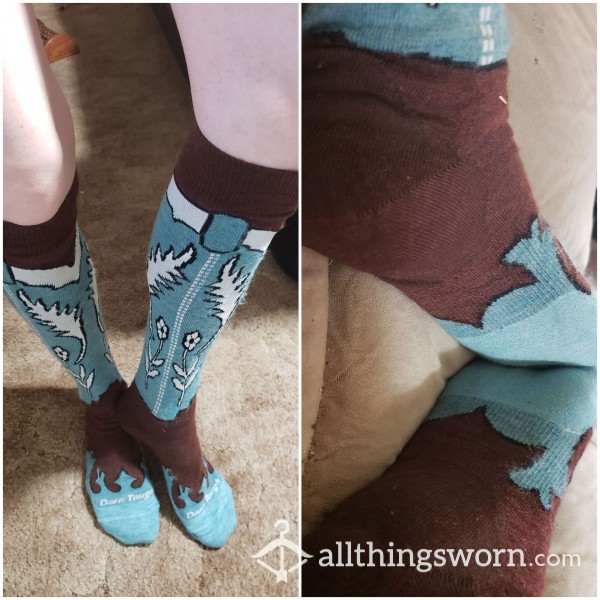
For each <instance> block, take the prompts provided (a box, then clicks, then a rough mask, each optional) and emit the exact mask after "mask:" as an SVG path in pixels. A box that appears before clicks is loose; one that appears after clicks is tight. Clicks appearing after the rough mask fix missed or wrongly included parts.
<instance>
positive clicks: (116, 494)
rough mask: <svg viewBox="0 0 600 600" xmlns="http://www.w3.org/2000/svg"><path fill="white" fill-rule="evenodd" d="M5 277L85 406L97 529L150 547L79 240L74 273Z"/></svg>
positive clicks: (144, 482)
mask: <svg viewBox="0 0 600 600" xmlns="http://www.w3.org/2000/svg"><path fill="white" fill-rule="evenodd" d="M3 270H4V293H5V294H6V296H7V297H8V299H9V300H10V302H11V303H12V305H13V306H14V307H15V308H16V309H17V311H18V312H19V314H21V315H22V316H23V318H24V319H25V320H26V321H27V323H28V324H29V325H30V326H31V327H32V328H33V329H34V330H35V332H36V333H37V334H38V335H39V337H40V338H41V340H42V341H43V342H44V344H45V345H46V346H47V347H48V349H49V350H50V351H51V352H52V354H53V356H55V357H56V358H57V359H58V360H60V362H61V363H62V365H63V366H64V367H65V368H66V369H67V370H68V371H69V373H70V374H71V376H72V377H73V379H74V380H75V382H76V383H77V386H78V390H79V395H80V397H81V399H82V400H83V401H84V402H85V403H86V404H87V405H88V407H87V414H86V419H87V427H86V437H87V443H88V448H90V450H88V452H87V453H86V490H87V492H88V495H89V497H90V500H91V503H92V507H93V509H94V513H95V514H96V518H97V519H98V522H99V523H100V525H101V526H102V528H103V529H104V530H105V531H106V532H107V533H109V534H110V535H112V536H114V537H115V538H116V539H118V540H119V541H121V542H122V543H124V544H149V543H151V542H152V541H154V539H155V538H156V536H157V534H158V524H159V521H158V501H157V500H156V497H155V495H154V489H153V487H152V484H151V483H150V481H149V479H148V478H147V477H145V473H146V469H145V466H143V465H142V464H141V455H140V453H139V449H138V447H137V444H136V443H135V441H134V440H132V439H131V438H129V436H127V434H125V432H123V431H121V430H120V427H119V426H118V423H117V422H116V399H117V396H118V394H119V393H120V391H121V390H122V388H123V387H124V384H123V380H122V377H121V375H120V373H119V372H118V370H117V368H116V366H115V364H114V361H113V359H112V356H111V353H110V349H109V347H108V341H107V339H106V334H105V330H104V326H103V325H102V319H101V316H100V309H99V305H98V291H97V288H96V281H95V275H94V267H93V265H92V260H91V257H90V254H89V252H88V248H87V245H86V243H85V240H84V237H83V234H82V233H81V232H80V231H79V229H78V228H77V229H76V233H75V261H74V263H73V265H64V266H60V267H55V268H51V269H21V268H17V267H11V266H9V265H8V264H7V263H6V262H4V267H3ZM113 443H114V444H117V446H116V447H115V446H114V445H112V444H113ZM91 448H93V449H94V450H92V449H91ZM121 450H122V452H121V453H120V451H121ZM107 451H108V452H107ZM115 460H118V461H119V462H118V464H115ZM140 469H142V470H143V474H144V475H142V472H141V471H140ZM93 470H95V472H94V473H92V471H93ZM119 470H120V473H119ZM127 471H130V472H131V473H133V476H132V475H131V474H129V473H128V472H127ZM107 478H110V479H111V481H108V485H109V486H110V487H111V488H113V489H115V491H111V490H110V489H109V488H108V487H107V484H106V483H105V480H106V479H107ZM92 479H93V480H94V482H95V483H94V487H96V488H97V490H96V491H93V490H92V486H91V481H92ZM134 481H135V482H136V483H135V485H133V483H134Z"/></svg>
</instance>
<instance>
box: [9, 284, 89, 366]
mask: <svg viewBox="0 0 600 600" xmlns="http://www.w3.org/2000/svg"><path fill="white" fill-rule="evenodd" d="M17 296H18V297H19V299H20V300H21V302H23V304H24V305H25V306H26V307H27V312H28V314H29V315H30V316H31V317H32V318H33V319H34V320H35V321H37V322H38V323H41V324H42V325H44V326H45V327H48V329H49V330H50V331H51V332H52V333H55V334H56V335H58V336H60V337H71V338H75V339H77V340H79V342H80V343H81V352H80V353H79V357H78V358H77V360H76V361H75V363H79V362H80V361H81V360H82V358H83V356H84V355H85V351H86V349H87V342H86V338H85V333H84V331H83V323H82V321H81V310H80V309H79V306H75V307H74V308H73V309H72V310H69V307H68V306H65V308H64V310H62V311H61V310H60V304H59V302H55V303H54V304H53V305H52V306H50V308H46V306H45V305H44V303H43V302H42V301H41V300H37V301H36V302H32V301H31V300H30V299H29V298H28V297H27V294H26V293H25V292H24V291H23V290H19V291H18V292H17Z"/></svg>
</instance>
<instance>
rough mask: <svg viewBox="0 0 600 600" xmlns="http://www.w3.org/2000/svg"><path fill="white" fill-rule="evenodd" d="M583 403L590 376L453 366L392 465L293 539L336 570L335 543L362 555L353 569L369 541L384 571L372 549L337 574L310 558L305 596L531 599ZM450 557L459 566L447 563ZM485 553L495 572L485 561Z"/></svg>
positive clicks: (580, 444) (589, 409) (579, 371)
mask: <svg viewBox="0 0 600 600" xmlns="http://www.w3.org/2000/svg"><path fill="white" fill-rule="evenodd" d="M595 397H596V372H595V370H594V369H587V368H574V367H573V368H569V367H562V368H560V367H559V368H553V369H533V368H517V367H507V366H501V365H496V364H493V363H490V362H488V361H485V360H477V361H475V362H473V363H471V364H470V365H468V366H467V367H465V368H464V369H463V370H462V371H461V372H459V373H458V374H457V375H456V376H455V377H454V378H453V379H452V380H451V381H450V382H449V384H448V386H447V387H446V389H445V390H444V392H443V393H442V395H441V397H440V398H439V400H438V403H437V404H436V406H435V408H434V409H433V411H432V412H431V414H430V415H429V417H428V418H427V420H426V422H425V423H424V424H423V425H421V427H420V428H419V429H418V430H417V432H416V433H415V435H414V436H413V437H412V438H411V440H410V441H409V442H408V444H407V445H406V447H405V448H404V450H403V451H402V453H401V454H400V456H399V457H398V459H397V460H396V462H395V463H394V465H393V466H392V467H390V469H389V470H388V471H387V472H386V473H385V474H384V475H383V476H382V477H381V478H380V479H378V480H376V481H375V482H373V483H372V484H370V485H368V486H367V487H366V488H364V489H363V490H361V491H359V492H357V493H356V494H355V495H353V496H351V497H350V498H348V499H347V500H346V501H344V502H343V503H342V504H340V506H339V507H337V508H336V509H335V510H334V511H333V513H332V514H331V515H330V516H329V518H328V519H327V520H326V521H325V522H324V523H323V525H322V526H321V527H320V528H319V529H318V530H317V531H315V532H314V534H311V535H310V536H308V538H307V539H305V540H304V543H303V548H304V549H305V550H306V551H307V552H308V553H309V554H315V555H316V556H318V557H319V558H320V559H321V557H323V556H324V555H326V554H327V551H326V550H324V549H328V550H329V551H331V553H332V555H331V556H332V557H333V561H332V562H333V563H334V564H335V563H337V566H338V567H339V566H341V565H340V564H339V563H340V562H342V564H344V563H345V562H346V560H347V558H346V554H345V553H344V554H343V558H342V559H341V561H340V558H338V557H339V547H342V548H344V549H345V548H347V546H346V542H349V543H350V547H351V548H353V549H354V548H356V547H358V545H359V544H360V547H361V548H363V549H365V550H366V551H367V554H365V555H363V559H362V560H363V563H366V562H367V561H368V560H369V559H368V548H369V542H370V543H371V545H372V547H373V548H377V549H380V550H382V553H383V556H384V557H385V560H386V562H387V561H388V557H389V554H388V551H389V549H390V548H393V551H392V552H393V560H394V563H392V564H388V565H387V566H383V565H380V563H379V560H380V559H379V557H378V553H375V554H374V556H375V558H374V563H375V564H374V565H372V566H370V567H369V568H359V567H360V566H359V565H357V564H356V557H354V561H353V566H352V567H350V565H348V564H345V565H344V568H337V567H335V566H333V565H331V564H330V565H326V566H323V567H320V566H319V561H318V560H315V559H313V560H311V561H309V563H307V565H306V566H305V567H304V570H303V575H302V581H303V592H304V593H305V595H309V596H311V595H319V596H322V595H325V596H327V595H330V594H331V595H338V596H339V595H345V594H347V595H351V596H380V595H383V596H385V595H388V596H459V597H461V596H462V597H465V596H506V595H508V596H539V595H543V591H544V584H545V565H544V564H543V561H542V564H539V565H538V564H535V560H536V559H537V557H541V558H545V557H546V556H548V552H549V548H550V540H551V536H552V529H553V525H554V519H555V516H556V512H557V510H558V507H559V504H560V499H561V497H562V495H563V493H564V491H565V488H566V486H567V484H568V482H569V480H570V477H571V474H572V471H573V469H574V468H575V466H576V464H577V462H578V460H579V457H580V456H581V454H582V452H583V450H584V448H585V446H586V444H587V442H588V441H589V439H590V437H591V433H592V427H593V425H594V421H595ZM440 549H441V555H440V552H439V550H440ZM400 550H405V553H404V555H403V559H404V566H403V567H402V566H400V564H399V559H398V552H399V551H400ZM496 550H497V551H500V552H502V551H504V554H502V553H500V554H498V555H496V554H494V552H495V551H496ZM436 551H437V554H435V552H436ZM450 551H452V552H454V554H455V557H456V555H457V554H458V553H459V552H462V553H463V556H465V557H467V556H468V557H469V562H468V563H467V564H464V563H462V562H460V560H459V562H458V564H457V566H453V565H452V564H451V557H450V554H449V552H450ZM479 551H481V552H479ZM521 552H522V558H521V554H520V553H521ZM419 553H420V554H419ZM509 553H514V554H513V556H514V560H515V565H516V566H512V567H511V565H510V564H509V558H510V556H511V555H510V554H509ZM490 554H491V556H492V562H493V563H496V562H497V563H498V564H490V563H486V561H487V559H488V555H490ZM411 555H412V557H413V559H411V558H410V556H411ZM476 557H478V558H477V560H480V561H481V562H482V564H480V565H478V564H477V562H476ZM442 558H443V559H444V561H442ZM538 561H539V559H538ZM330 562H331V561H330ZM434 563H435V564H434ZM349 567H350V568H349Z"/></svg>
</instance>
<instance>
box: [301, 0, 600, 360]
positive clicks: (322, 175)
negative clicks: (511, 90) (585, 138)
mask: <svg viewBox="0 0 600 600" xmlns="http://www.w3.org/2000/svg"><path fill="white" fill-rule="evenodd" d="M304 46H305V49H304V52H303V172H304V179H303V199H304V201H303V223H304V226H303V235H304V240H303V241H304V243H305V244H306V245H308V246H309V247H311V248H313V249H315V250H317V251H318V252H320V253H322V254H325V255H326V256H329V257H330V258H333V259H335V260H337V261H339V262H342V263H345V264H348V265H350V266H352V267H355V268H357V269H359V270H362V271H367V272H370V273H373V274H375V275H377V276H378V277H380V278H381V279H383V280H385V281H387V282H390V283H391V284H393V285H395V286H396V287H398V288H399V289H400V290H402V291H403V292H404V293H406V294H407V295H408V296H409V297H410V298H412V299H413V300H414V301H415V302H417V303H418V304H419V305H421V306H422V307H423V308H425V309H426V310H427V311H428V312H429V313H430V314H431V315H433V316H434V317H435V318H436V319H437V321H438V322H439V323H440V324H441V325H442V326H443V327H444V328H445V329H446V330H447V331H448V332H449V333H450V334H451V335H452V336H453V337H455V338H456V339H457V340H458V341H460V342H461V343H462V344H463V345H465V346H467V347H468V348H470V349H472V350H474V351H475V352H477V353H479V354H481V355H483V356H485V357H487V358H490V359H491V360H497V361H502V362H504V363H509V364H519V365H526V364H541V363H544V364H571V365H584V366H592V365H594V364H595V356H596V350H595V335H594V333H595V332H594V328H592V327H589V326H588V323H590V322H592V321H593V320H594V319H595V296H594V295H593V294H592V292H591V289H590V286H589V285H588V283H587V282H586V281H585V279H584V277H583V276H582V275H581V274H580V273H578V271H577V269H576V268H575V266H574V265H573V263H572V262H571V260H570V259H569V257H568V254H567V253H566V252H565V250H564V249H563V248H562V246H561V245H560V243H559V242H558V240H557V239H556V238H554V237H553V235H552V233H551V231H550V229H549V227H548V226H547V224H546V222H545V221H544V219H543V218H542V217H541V216H540V215H539V213H538V209H537V206H536V204H535V201H534V199H533V196H532V193H531V190H530V187H529V184H528V181H527V177H526V174H525V171H524V169H523V166H522V164H521V161H520V158H519V154H518V149H517V146H516V144H515V142H514V140H513V136H512V131H511V128H510V126H509V124H508V106H507V101H508V92H507V73H508V66H507V63H506V55H507V48H508V36H507V27H506V21H505V16H504V8H503V7H502V5H498V4H495V5H460V4H457V5H453V4H438V5H436V6H435V7H430V6H428V5H425V4H422V5H417V4H387V5H381V4H374V5H360V4H358V5H348V4H340V5H332V4H329V5H311V6H310V7H309V8H308V9H307V13H306V19H305V40H304Z"/></svg>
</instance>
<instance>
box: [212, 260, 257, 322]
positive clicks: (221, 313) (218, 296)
mask: <svg viewBox="0 0 600 600" xmlns="http://www.w3.org/2000/svg"><path fill="white" fill-rule="evenodd" d="M238 259H239V256H235V257H234V258H232V259H231V260H230V261H228V262H227V263H225V265H223V268H222V269H221V273H220V275H219V279H218V281H217V282H216V283H214V284H213V285H212V286H211V289H210V291H209V292H207V293H208V295H209V302H212V304H213V313H212V315H213V316H214V317H217V318H218V319H220V321H221V323H222V324H224V323H225V322H226V321H227V319H229V317H230V316H231V313H232V312H233V311H234V310H235V307H236V306H237V305H238V303H239V301H240V299H241V297H242V293H243V291H244V286H245V284H246V282H247V281H248V279H249V277H250V275H249V274H248V273H246V274H243V270H242V268H241V267H240V268H239V269H237V270H236V268H235V267H236V264H237V262H238Z"/></svg>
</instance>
